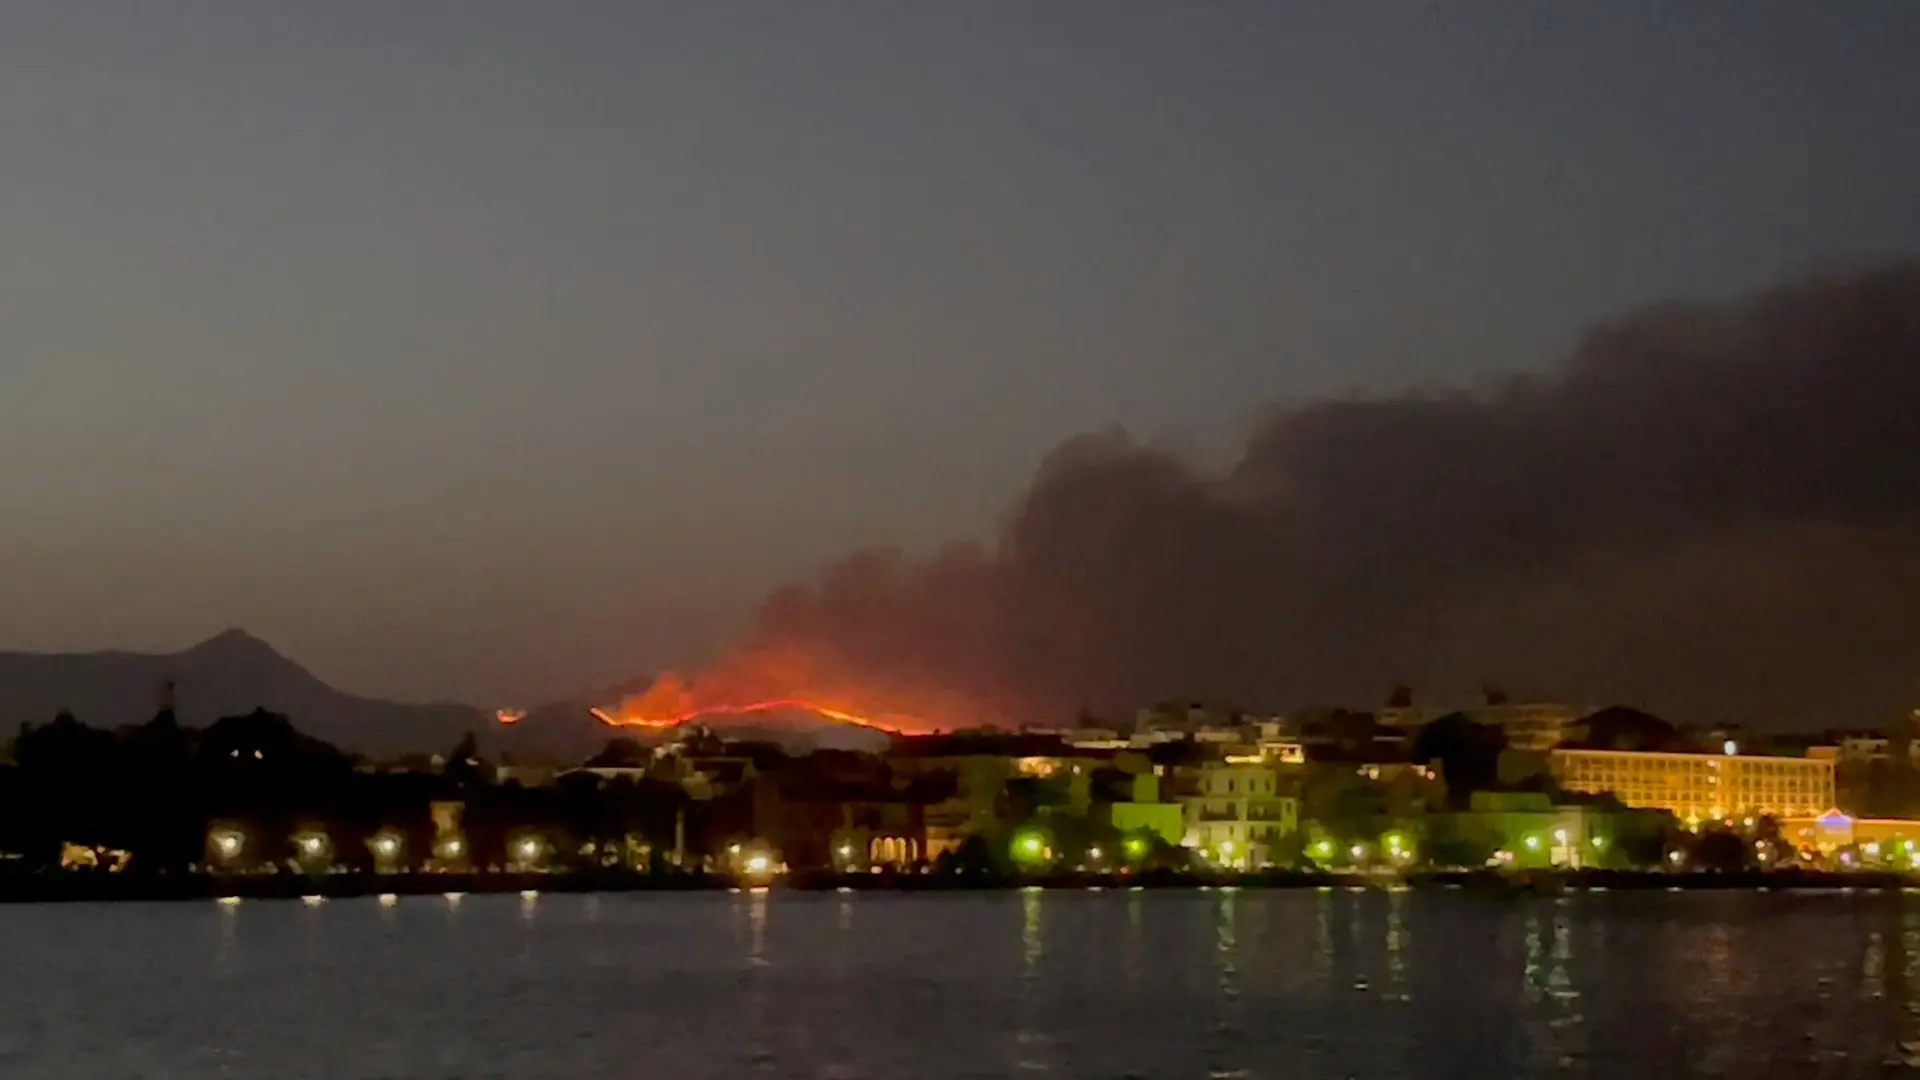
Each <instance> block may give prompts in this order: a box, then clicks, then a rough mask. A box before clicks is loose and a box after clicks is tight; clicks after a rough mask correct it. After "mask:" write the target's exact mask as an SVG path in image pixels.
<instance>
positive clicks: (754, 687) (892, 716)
mask: <svg viewBox="0 0 1920 1080" xmlns="http://www.w3.org/2000/svg"><path fill="white" fill-rule="evenodd" d="M831 670H832V667H831V665H828V664H824V663H822V662H821V658H820V657H819V656H817V655H814V654H809V653H801V652H799V651H796V650H791V649H783V650H762V651H751V652H742V653H739V654H736V655H735V656H733V657H731V658H729V659H728V660H727V661H726V662H724V663H722V664H720V665H718V666H716V667H714V668H712V669H711V670H709V671H706V672H702V673H701V674H700V675H698V676H696V677H695V678H694V679H693V680H692V681H688V680H685V679H682V678H681V677H680V676H679V675H676V674H674V673H673V672H666V673H664V674H662V675H660V676H659V677H658V678H656V679H654V681H653V683H652V684H651V685H650V686H648V687H647V689H646V690H645V691H643V692H642V693H639V694H634V695H630V696H629V697H627V698H626V699H625V700H623V701H621V702H620V704H618V705H615V706H612V707H607V708H594V709H590V710H589V711H590V712H592V713H593V715H594V717H595V718H597V719H598V720H599V721H600V722H601V723H603V724H606V725H607V726H609V727H632V728H672V727H678V726H679V725H681V724H684V723H687V722H689V721H693V720H698V719H700V718H702V717H711V716H748V715H766V716H777V715H779V714H781V713H788V714H791V713H798V712H807V713H812V714H814V715H816V716H822V717H826V718H828V719H832V720H838V721H841V722H842V723H847V724H854V725H858V726H860V727H864V728H872V729H873V730H875V731H882V732H886V733H887V734H890V735H906V734H916V733H921V734H923V733H926V732H929V731H934V730H938V729H940V728H941V727H950V726H958V725H954V724H943V723H940V722H937V721H936V720H935V717H936V716H938V717H955V718H959V717H965V716H972V715H976V714H977V712H976V710H975V709H974V708H973V707H972V706H971V705H970V704H968V703H964V702H960V701H958V700H956V699H955V698H954V696H953V695H950V694H949V695H942V694H937V693H929V692H927V691H925V690H919V691H916V692H912V693H908V692H904V691H903V690H902V689H901V688H897V687H896V688H882V687H878V686H874V685H870V684H868V683H865V682H856V681H854V680H850V679H845V678H834V677H830V676H829V675H827V674H825V673H827V672H830V671H831ZM902 701H909V702H913V703H914V704H915V705H916V706H919V705H921V704H922V703H926V702H934V701H938V702H940V703H941V704H942V705H943V706H944V707H942V708H940V709H939V710H938V711H937V712H935V711H931V710H928V711H921V710H920V709H914V710H907V709H894V708H888V707H885V706H886V705H887V704H891V703H895V702H902ZM524 715H525V714H523V713H518V712H514V711H511V710H502V711H501V712H500V713H499V717H498V718H499V721H500V723H502V724H509V725H510V724H514V723H518V722H519V721H520V720H521V719H522V718H523V717H524Z"/></svg>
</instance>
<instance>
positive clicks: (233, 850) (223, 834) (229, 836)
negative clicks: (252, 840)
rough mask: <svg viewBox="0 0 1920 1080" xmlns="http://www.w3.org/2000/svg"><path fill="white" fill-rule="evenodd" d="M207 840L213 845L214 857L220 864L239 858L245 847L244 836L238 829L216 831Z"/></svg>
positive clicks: (245, 839)
mask: <svg viewBox="0 0 1920 1080" xmlns="http://www.w3.org/2000/svg"><path fill="white" fill-rule="evenodd" d="M207 839H208V841H209V842H210V843H211V844H212V845H213V854H214V857H215V858H217V859H219V860H220V861H222V862H226V861H228V860H231V859H236V858H239V856H240V852H241V851H243V850H245V848H246V846H247V838H246V836H245V835H244V834H242V833H241V832H240V830H238V829H216V830H214V832H213V834H212V835H211V836H209V837H208V838H207Z"/></svg>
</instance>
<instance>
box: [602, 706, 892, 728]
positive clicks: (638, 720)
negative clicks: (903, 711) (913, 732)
mask: <svg viewBox="0 0 1920 1080" xmlns="http://www.w3.org/2000/svg"><path fill="white" fill-rule="evenodd" d="M587 711H588V712H591V713H592V714H593V715H594V717H595V718H597V719H598V720H599V721H600V722H601V723H603V724H606V725H607V726H609V727H642V728H671V727H679V726H680V725H681V724H684V723H687V722H688V721H691V720H698V719H700V718H701V717H703V716H748V715H752V714H754V713H778V712H810V713H813V714H815V715H817V716H824V717H827V718H829V719H832V720H841V721H845V722H846V723H849V724H857V725H859V726H860V727H864V728H872V729H874V730H875V731H884V732H886V733H887V734H889V735H904V734H907V732H908V730H909V727H912V726H919V725H918V721H917V720H916V719H915V718H914V717H889V718H887V719H886V720H881V719H876V718H874V717H871V716H861V715H860V714H859V713H852V712H847V711H845V710H843V709H836V708H833V707H832V706H830V705H822V704H820V703H819V702H817V701H808V700H806V699H805V698H794V697H789V698H773V699H770V700H767V701H754V702H749V703H747V704H744V705H734V704H715V705H705V706H696V707H694V708H690V709H687V710H685V711H683V712H680V713H676V714H674V715H672V716H646V715H634V714H616V713H614V712H610V711H608V710H606V709H589V710H587ZM889 721H892V722H889ZM902 724H906V725H908V727H903V726H901V725H902Z"/></svg>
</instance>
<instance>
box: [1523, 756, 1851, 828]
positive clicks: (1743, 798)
mask: <svg viewBox="0 0 1920 1080" xmlns="http://www.w3.org/2000/svg"><path fill="white" fill-rule="evenodd" d="M1548 760H1549V767H1550V768H1551V769H1552V771H1553V776H1554V779H1555V780H1557V781H1558V782H1559V784H1560V786H1561V787H1562V788H1564V789H1565V790H1567V791H1577V792H1582V793H1585V794H1592V795H1598V794H1604V793H1611V794H1612V795H1613V796H1614V797H1615V798H1617V799H1619V800H1620V801H1621V802H1623V803H1626V804H1627V805H1628V806H1637V807H1646V808H1648V809H1654V810H1667V811H1671V812H1672V813H1673V814H1674V816H1676V817H1679V818H1681V819H1683V820H1688V821H1705V820H1710V819H1714V818H1728V817H1739V816H1746V815H1772V816H1774V817H1778V818H1803V817H1816V816H1818V815H1820V814H1824V813H1826V812H1827V811H1828V810H1830V809H1832V808H1833V805H1834V796H1833V761H1832V759H1830V758H1811V757H1807V758H1790V757H1756V756H1751V755H1736V754H1654V753H1645V752H1641V751H1629V750H1554V751H1553V752H1552V754H1551V755H1550V757H1549V759H1548Z"/></svg>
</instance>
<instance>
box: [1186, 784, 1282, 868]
mask: <svg viewBox="0 0 1920 1080" xmlns="http://www.w3.org/2000/svg"><path fill="white" fill-rule="evenodd" d="M1184 772H1185V773H1186V775H1184V776H1183V777H1182V779H1183V780H1184V781H1185V782H1186V783H1185V785H1184V791H1183V794H1182V797H1181V799H1180V802H1181V805H1182V807H1183V808H1184V810H1185V818H1186V836H1185V838H1184V840H1183V843H1184V844H1185V845H1186V846H1187V847H1190V848H1194V849H1196V850H1198V851H1201V852H1204V853H1205V854H1206V855H1207V857H1208V858H1210V859H1212V860H1214V861H1215V862H1217V863H1219V864H1221V865H1223V866H1233V867H1241V868H1248V867H1258V866H1264V865H1267V864H1268V863H1270V862H1272V861H1273V857H1274V855H1275V853H1276V848H1277V846H1278V844H1279V843H1280V841H1282V840H1284V839H1286V838H1287V837H1288V836H1291V835H1292V834H1293V833H1294V832H1295V831H1296V830H1297V829H1298V828H1299V827H1300V800H1299V799H1298V798H1297V797H1295V796H1294V795H1292V794H1291V793H1283V789H1282V786H1281V778H1280V770H1279V769H1276V768H1274V767H1273V766H1271V765H1252V764H1234V763H1229V762H1209V763H1207V764H1205V765H1202V766H1199V767H1198V768H1194V769H1191V770H1184Z"/></svg>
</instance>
